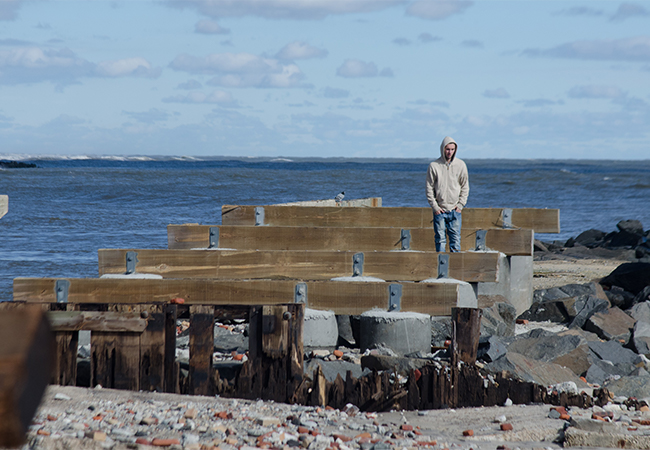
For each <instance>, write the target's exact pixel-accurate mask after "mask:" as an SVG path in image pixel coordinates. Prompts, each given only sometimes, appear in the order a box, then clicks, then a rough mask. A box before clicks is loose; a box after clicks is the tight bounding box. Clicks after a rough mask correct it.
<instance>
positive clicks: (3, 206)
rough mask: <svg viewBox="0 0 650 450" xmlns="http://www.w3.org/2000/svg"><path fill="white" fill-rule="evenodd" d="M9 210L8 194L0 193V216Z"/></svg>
mask: <svg viewBox="0 0 650 450" xmlns="http://www.w3.org/2000/svg"><path fill="white" fill-rule="evenodd" d="M8 211H9V196H8V195H0V218H2V216H4V215H5V214H7V212H8Z"/></svg>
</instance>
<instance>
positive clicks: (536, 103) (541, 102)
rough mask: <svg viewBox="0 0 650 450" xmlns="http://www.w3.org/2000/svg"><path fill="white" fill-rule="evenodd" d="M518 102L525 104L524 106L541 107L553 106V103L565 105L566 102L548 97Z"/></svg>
mask: <svg viewBox="0 0 650 450" xmlns="http://www.w3.org/2000/svg"><path fill="white" fill-rule="evenodd" d="M517 103H520V104H522V105H523V106H524V108H541V107H544V106H551V105H563V104H564V102H563V101H562V100H558V101H555V100H549V99H546V98H534V99H531V100H521V101H519V102H517Z"/></svg>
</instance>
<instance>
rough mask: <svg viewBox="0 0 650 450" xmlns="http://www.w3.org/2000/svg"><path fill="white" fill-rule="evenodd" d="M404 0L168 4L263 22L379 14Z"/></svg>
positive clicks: (182, 0) (183, 0)
mask: <svg viewBox="0 0 650 450" xmlns="http://www.w3.org/2000/svg"><path fill="white" fill-rule="evenodd" d="M402 3H404V0H168V1H167V4H168V5H169V6H172V7H175V8H192V9H196V10H198V11H199V12H200V13H201V14H205V15H206V16H209V17H213V18H222V17H243V16H257V17H264V18H267V19H298V20H320V19H324V18H325V17H327V16H330V15H341V14H355V13H364V12H372V11H379V10H382V9H386V8H389V7H391V6H394V5H398V4H402Z"/></svg>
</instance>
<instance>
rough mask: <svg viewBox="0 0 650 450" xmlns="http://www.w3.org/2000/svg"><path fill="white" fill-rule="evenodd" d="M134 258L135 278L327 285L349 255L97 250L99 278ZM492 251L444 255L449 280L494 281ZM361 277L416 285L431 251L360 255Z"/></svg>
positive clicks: (434, 264) (428, 273) (347, 264)
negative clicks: (288, 281) (132, 255)
mask: <svg viewBox="0 0 650 450" xmlns="http://www.w3.org/2000/svg"><path fill="white" fill-rule="evenodd" d="M127 252H135V253H136V254H137V261H138V262H137V264H136V266H135V270H136V272H137V273H146V274H155V275H161V276H162V277H163V278H212V279H239V278H246V279H259V278H271V279H300V280H329V279H331V278H335V277H344V276H351V275H353V259H354V256H355V254H356V252H353V251H329V250H322V251H301V250H235V251H229V250H221V251H215V250H146V249H131V250H129V249H100V250H99V252H98V256H99V258H98V259H99V275H100V276H101V275H104V274H120V273H124V272H125V270H126V262H125V261H126V255H127ZM498 258H499V255H498V254H497V253H496V252H468V253H466V252H462V253H450V254H449V276H450V277H451V278H456V279H458V280H463V281H467V282H471V283H478V282H496V281H497V275H498V273H497V267H498ZM363 275H364V276H370V277H376V278H381V279H382V280H387V281H421V280H425V279H427V278H432V277H433V278H435V277H437V275H438V253H435V252H388V251H381V252H366V253H364V262H363Z"/></svg>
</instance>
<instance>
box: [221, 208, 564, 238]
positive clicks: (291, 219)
mask: <svg viewBox="0 0 650 450" xmlns="http://www.w3.org/2000/svg"><path fill="white" fill-rule="evenodd" d="M256 208H264V225H269V226H282V227H287V226H289V227H299V226H301V227H371V228H372V227H382V228H383V227H389V228H390V227H393V228H409V229H411V228H433V214H432V212H431V208H417V207H400V208H350V207H336V206H328V207H308V206H278V205H267V206H261V207H259V206H248V205H223V206H222V207H221V223H222V224H223V225H244V226H254V225H256V214H255V209H256ZM504 211H505V214H506V216H507V211H508V210H504V209H502V208H465V209H464V210H463V227H464V228H472V229H489V228H508V227H506V226H505V222H504ZM510 211H512V215H511V218H510V223H511V228H514V229H522V228H523V229H527V230H534V231H535V232H537V233H559V232H560V210H559V209H535V208H516V209H511V210H510ZM257 220H258V221H259V217H258V219H257ZM507 220H508V219H507V218H506V219H505V221H506V222H507Z"/></svg>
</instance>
